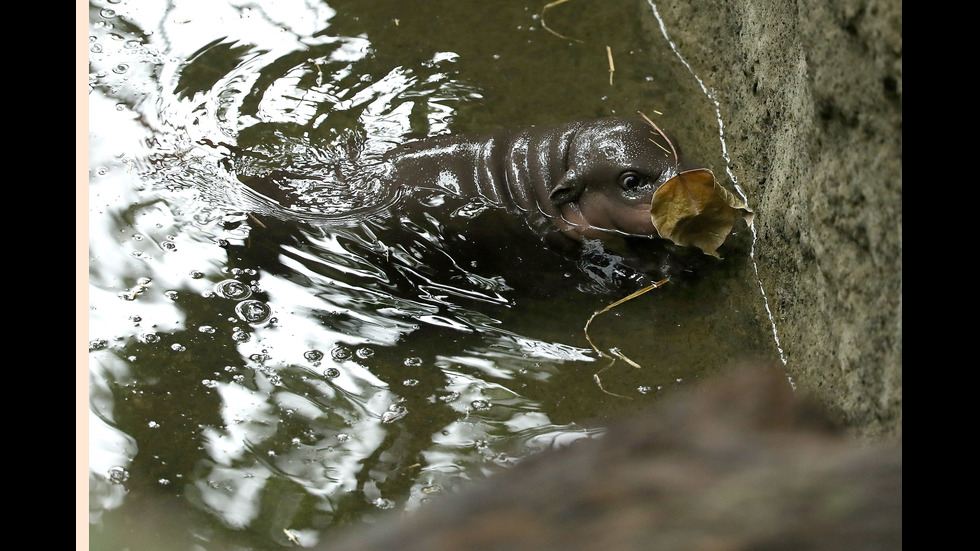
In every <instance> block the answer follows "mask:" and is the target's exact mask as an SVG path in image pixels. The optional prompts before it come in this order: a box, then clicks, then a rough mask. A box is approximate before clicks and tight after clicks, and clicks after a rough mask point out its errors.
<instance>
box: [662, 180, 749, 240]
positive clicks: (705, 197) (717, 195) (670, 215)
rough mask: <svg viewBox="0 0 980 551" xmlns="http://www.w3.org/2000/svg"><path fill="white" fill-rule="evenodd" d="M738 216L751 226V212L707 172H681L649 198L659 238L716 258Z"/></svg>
mask: <svg viewBox="0 0 980 551" xmlns="http://www.w3.org/2000/svg"><path fill="white" fill-rule="evenodd" d="M739 214H742V216H744V217H745V221H746V223H751V222H752V211H751V210H749V208H748V207H747V206H746V205H745V203H744V202H743V201H741V200H740V199H738V198H737V197H735V195H734V194H732V193H731V192H729V191H728V190H727V189H725V188H724V187H722V186H721V185H719V184H718V182H717V181H716V180H715V176H714V174H712V173H711V171H710V170H708V169H704V168H700V169H697V170H688V171H686V172H681V173H680V174H678V175H677V176H674V177H673V178H671V179H670V180H667V181H666V182H665V183H664V184H663V185H662V186H660V188H659V189H658V190H657V191H656V192H655V193H654V194H653V202H652V203H651V205H650V218H651V220H653V226H654V227H655V228H657V232H658V233H659V234H660V236H661V237H663V238H665V239H669V240H671V241H673V242H674V243H676V244H678V245H681V246H684V247H688V246H693V247H698V248H699V249H701V250H702V251H704V253H705V254H709V255H711V256H718V247H720V246H721V245H722V243H724V242H725V239H727V238H728V234H729V233H731V231H732V227H734V226H735V222H736V221H737V220H738V216H739Z"/></svg>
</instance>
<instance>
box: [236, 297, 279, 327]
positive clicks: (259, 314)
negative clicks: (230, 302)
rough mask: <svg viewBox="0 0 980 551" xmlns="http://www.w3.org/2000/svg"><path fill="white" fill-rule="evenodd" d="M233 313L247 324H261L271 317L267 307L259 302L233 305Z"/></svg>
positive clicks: (252, 301) (245, 301) (253, 301)
mask: <svg viewBox="0 0 980 551" xmlns="http://www.w3.org/2000/svg"><path fill="white" fill-rule="evenodd" d="M235 313H237V314H238V317H240V318H242V319H243V320H245V321H247V322H248V323H253V324H255V323H262V322H264V321H266V320H267V319H269V316H271V315H272V309H271V308H269V305H268V304H266V303H264V302H262V301H260V300H243V301H242V302H239V303H238V304H237V305H235Z"/></svg>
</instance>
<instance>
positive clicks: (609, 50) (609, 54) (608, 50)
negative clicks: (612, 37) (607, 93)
mask: <svg viewBox="0 0 980 551" xmlns="http://www.w3.org/2000/svg"><path fill="white" fill-rule="evenodd" d="M606 57H608V58H609V86H612V77H613V73H614V72H615V71H616V67H615V66H614V65H613V58H612V48H610V47H609V45H608V44H607V45H606Z"/></svg>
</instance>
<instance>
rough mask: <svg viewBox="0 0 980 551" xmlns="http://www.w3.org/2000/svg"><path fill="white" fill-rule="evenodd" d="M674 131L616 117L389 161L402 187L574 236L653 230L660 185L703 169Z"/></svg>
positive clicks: (438, 143)
mask: <svg viewBox="0 0 980 551" xmlns="http://www.w3.org/2000/svg"><path fill="white" fill-rule="evenodd" d="M668 136H669V135H668ZM669 139H670V142H673V143H670V142H668V138H667V137H665V135H664V134H662V133H661V132H660V131H658V130H656V129H654V128H653V127H652V126H651V125H650V124H649V123H647V122H645V121H643V120H640V119H632V118H620V117H608V118H600V119H590V120H579V121H575V122H570V123H567V124H562V125H559V126H550V127H545V126H532V127H527V128H522V129H519V130H500V131H496V132H492V133H488V134H482V135H480V134H478V135H465V134H464V135H450V136H441V137H435V138H428V139H424V140H418V141H413V142H408V143H406V144H403V145H401V146H398V147H395V148H394V149H393V150H391V151H390V152H388V154H387V155H386V159H387V160H388V161H389V162H390V168H391V172H390V173H389V177H390V178H391V181H392V182H393V183H394V185H397V186H400V187H401V188H402V189H401V191H402V192H408V193H412V190H420V189H431V190H438V191H441V192H448V193H450V194H453V195H458V196H462V197H478V198H480V199H482V200H484V201H486V202H488V203H490V204H492V205H495V206H499V207H503V208H505V209H507V210H509V211H510V212H512V213H513V214H514V215H515V216H522V217H525V221H526V222H527V223H528V225H530V226H531V227H532V228H535V229H537V230H538V231H539V232H541V233H545V234H548V233H550V234H558V235H560V236H563V237H564V238H565V239H566V240H570V241H572V242H582V241H585V240H587V239H600V240H604V241H605V240H609V239H613V238H621V237H623V236H637V237H648V238H649V237H655V236H656V235H657V232H656V230H655V229H654V227H653V223H652V222H651V220H650V203H651V201H652V197H653V193H654V192H655V191H656V190H657V188H659V187H660V186H661V185H662V184H663V183H664V182H666V181H667V180H668V179H670V178H671V177H673V176H674V175H676V174H677V173H678V171H682V170H688V169H690V168H694V165H692V164H691V163H689V162H688V161H686V160H685V159H684V158H683V157H681V156H680V150H679V147H678V145H677V143H676V141H675V140H674V139H673V138H669Z"/></svg>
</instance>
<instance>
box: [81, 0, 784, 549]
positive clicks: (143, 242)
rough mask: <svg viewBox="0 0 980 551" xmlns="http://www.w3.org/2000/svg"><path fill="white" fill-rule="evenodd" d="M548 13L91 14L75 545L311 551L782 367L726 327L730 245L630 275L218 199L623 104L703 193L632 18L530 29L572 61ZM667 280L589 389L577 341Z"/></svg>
mask: <svg viewBox="0 0 980 551" xmlns="http://www.w3.org/2000/svg"><path fill="white" fill-rule="evenodd" d="M544 4H545V2H526V1H495V2H486V1H460V0H443V1H425V2H406V1H369V2H365V1H355V0H345V1H337V0H334V1H329V2H316V1H313V0H309V1H301V0H285V1H276V2H265V3H261V4H259V3H251V2H240V3H239V2H234V1H225V2H200V1H195V2H191V1H186V0H180V1H172V2H166V1H164V0H156V1H139V2H137V1H128V2H127V1H113V0H107V1H104V2H96V3H92V4H91V12H90V95H89V99H90V121H91V122H90V140H91V150H90V165H91V171H90V174H91V180H90V227H89V231H90V261H91V268H90V296H91V299H90V302H91V329H90V331H91V349H92V350H91V354H90V370H91V416H90V425H91V439H92V440H91V461H90V466H91V475H90V486H91V490H90V499H91V534H92V536H91V542H92V548H93V549H106V550H113V549H147V548H149V549H154V548H160V549H189V548H194V549H266V548H276V547H278V546H283V545H287V546H292V545H294V544H293V543H291V541H290V539H289V538H290V536H292V537H295V538H296V540H297V541H298V542H300V544H302V545H304V546H308V545H312V544H313V543H314V542H324V541H328V540H329V538H330V537H331V533H332V531H333V530H335V529H336V528H337V527H338V526H345V525H351V524H354V525H357V524H360V523H363V522H383V521H384V518H385V517H384V515H383V513H385V512H387V511H389V510H402V509H409V510H410V509H413V508H415V507H418V506H419V504H420V503H422V502H423V501H425V500H427V499H433V498H438V495H439V494H441V493H446V492H450V491H454V490H455V489H456V488H458V487H459V486H460V485H462V484H465V483H466V482H467V481H469V480H473V479H477V478H480V477H483V476H485V475H486V474H487V473H489V472H492V471H494V470H495V469H498V468H501V467H506V466H507V465H510V464H512V463H514V462H515V461H517V460H519V459H520V458H521V457H524V456H527V455H528V454H530V453H533V452H535V451H537V450H541V449H544V448H547V447H550V446H555V445H562V444H564V443H567V442H569V441H572V440H575V439H578V438H589V437H593V436H595V435H596V434H599V433H600V431H601V429H599V428H598V427H600V426H601V424H602V422H603V420H604V419H605V418H607V417H608V416H609V415H612V414H618V413H623V412H629V411H635V410H641V409H642V408H644V407H646V406H648V405H650V404H651V403H653V402H655V401H656V400H658V399H659V398H660V397H662V396H664V395H666V394H668V393H670V392H671V391H672V390H673V389H675V388H677V387H680V386H684V385H687V384H690V383H691V382H692V381H695V380H696V379H698V378H699V377H703V376H705V375H706V374H709V373H713V372H716V371H721V370H726V369H728V368H730V367H732V366H733V365H734V364H736V363H739V362H742V361H752V360H757V359H762V360H763V361H773V360H774V359H776V358H777V354H776V350H775V345H774V343H773V340H772V336H771V331H770V330H769V326H768V322H761V323H760V322H757V321H756V320H755V319H754V318H752V317H751V315H750V314H749V312H751V311H754V310H755V308H754V306H753V305H755V304H757V303H758V302H759V301H761V300H762V298H761V295H760V292H759V286H758V283H757V281H756V278H755V276H754V274H753V271H752V266H751V261H750V259H749V248H750V243H749V235H748V231H747V230H745V229H744V228H743V229H742V230H741V231H740V232H739V234H738V235H736V236H734V237H733V239H732V240H731V243H730V244H729V245H728V246H727V249H725V250H723V252H724V253H725V260H723V261H721V262H717V263H714V262H703V261H694V260H692V259H691V258H690V257H689V256H685V255H680V256H677V255H674V254H671V255H670V256H668V257H661V256H658V257H657V258H656V262H645V263H644V264H646V266H645V269H646V272H645V273H640V272H637V271H636V270H634V269H632V268H631V267H630V261H624V260H622V259H620V258H619V257H617V256H615V255H611V254H609V253H606V252H603V251H593V252H591V253H584V254H572V255H562V254H560V253H558V252H556V251H553V250H550V249H547V248H546V247H544V246H543V244H541V243H538V242H536V241H535V240H533V239H528V238H527V236H526V235H519V234H514V235H510V234H508V233H507V232H506V231H503V232H490V231H487V228H491V227H498V225H497V223H500V222H503V220H502V219H500V218H499V216H500V215H499V214H498V213H493V212H488V213H484V214H481V215H480V216H477V217H476V218H474V219H472V220H458V221H456V224H455V225H454V226H453V227H452V229H451V230H450V228H449V227H448V226H446V225H445V222H446V221H440V220H434V219H430V218H424V217H416V218H411V219H406V220H403V221H401V222H400V223H399V224H390V223H380V222H364V223H361V224H347V225H345V226H343V227H338V226H336V225H331V224H325V223H318V221H317V219H316V217H294V218H290V217H288V216H286V217H279V216H272V215H270V212H269V211H268V209H266V206H263V205H262V204H260V203H258V202H256V201H255V197H254V196H252V195H250V194H249V193H248V191H247V189H245V188H244V186H242V185H241V182H240V181H239V176H247V175H250V174H254V175H261V174H264V173H267V172H268V171H271V170H274V169H289V170H293V169H304V168H305V169H311V170H313V169H316V170H320V171H323V170H328V169H329V170H333V169H334V168H336V169H338V170H341V171H342V170H344V169H345V168H350V165H349V163H348V162H347V161H349V157H345V155H347V154H348V153H349V152H350V151H351V150H352V148H353V149H354V150H356V151H357V152H358V154H361V155H371V154H374V153H377V152H380V151H383V150H384V149H385V148H387V147H390V146H391V145H393V144H396V143H400V142H401V141H404V140H405V139H407V138H409V137H419V136H425V135H434V134H441V133H449V132H451V133H459V132H470V131H478V130H487V129H495V128H501V127H505V128H506V127H517V126H523V125H528V124H555V123H560V122H565V121H569V120H574V119H577V118H583V117H594V116H603V115H611V114H621V115H630V114H633V113H635V112H636V110H638V109H640V110H643V111H644V112H646V113H648V114H652V113H653V112H654V111H660V112H662V113H663V115H659V116H657V119H656V120H657V121H658V123H662V124H663V125H664V126H665V127H668V128H670V129H672V130H673V131H674V133H675V135H676V136H677V137H678V139H679V141H680V142H681V143H682V144H683V145H684V147H685V148H686V150H687V151H688V152H689V154H690V155H691V156H692V157H696V158H699V159H702V160H704V162H705V163H706V164H707V165H708V166H709V167H710V168H712V169H713V170H714V171H715V173H716V174H718V175H723V174H725V173H726V171H725V165H724V159H723V157H722V153H721V151H722V146H721V142H720V140H719V137H718V136H719V131H718V122H717V118H716V116H715V113H714V110H713V107H712V106H711V102H710V101H709V100H708V98H707V97H705V95H704V93H703V92H702V91H701V89H700V88H699V87H698V86H697V83H696V81H695V79H694V77H693V76H692V75H691V74H690V73H689V72H688V71H687V69H686V68H684V66H683V65H682V64H681V63H680V62H679V61H678V60H677V58H676V56H675V55H674V54H673V53H672V52H671V51H670V48H669V47H668V45H667V43H666V41H665V39H664V37H663V35H662V34H661V33H660V30H659V27H658V26H657V22H656V20H655V18H654V17H653V13H652V8H651V6H650V4H649V3H647V2H642V1H620V2H601V3H599V2H587V1H584V0H583V1H578V2H577V1H576V0H572V1H571V2H566V3H565V4H563V5H561V6H557V7H555V8H553V9H551V10H550V11H548V12H547V24H548V26H549V27H550V28H552V29H554V30H556V31H558V32H560V33H562V34H564V35H566V36H569V37H572V38H574V39H575V40H568V39H563V38H559V37H557V36H555V35H554V34H551V33H549V32H547V31H546V30H544V29H543V28H542V25H541V19H540V13H541V9H542V7H543V5H544ZM606 46H609V51H611V52H612V56H613V59H614V63H615V65H614V67H615V71H614V72H613V74H612V84H610V72H609V62H608V54H607V49H606ZM345 152H346V153H345ZM728 184H729V185H731V182H728ZM310 185H311V186H313V187H308V188H305V189H303V188H302V187H298V188H297V191H300V192H306V193H307V195H305V196H304V197H307V198H308V197H328V196H329V190H325V189H322V188H318V187H316V184H310ZM318 194H319V195H318ZM750 202H751V198H750ZM307 206H309V205H307ZM313 206H315V205H313ZM500 227H504V224H500ZM459 236H464V237H466V239H460V238H459ZM662 253H663V251H662V250H661V251H660V253H658V254H662ZM648 260H649V259H648ZM665 273H666V274H667V275H670V276H671V277H672V278H673V279H672V281H671V283H670V284H668V285H667V286H665V287H663V288H662V289H658V290H656V291H654V292H651V293H648V294H646V295H643V296H642V297H640V298H638V299H635V300H633V301H630V302H628V303H626V304H624V305H622V306H620V307H618V308H616V309H614V310H613V311H611V312H608V313H606V314H603V315H601V316H599V317H598V318H596V319H595V320H594V321H593V322H592V328H591V330H590V335H591V337H592V339H593V341H594V342H595V343H596V345H597V346H598V347H600V348H601V349H604V350H607V349H609V348H612V347H617V348H619V349H621V350H622V351H623V352H624V353H625V354H627V355H628V356H629V357H630V358H632V359H633V360H635V361H636V362H638V363H639V364H640V365H641V366H642V368H640V369H635V368H633V367H630V366H629V365H628V364H626V363H625V362H622V361H620V362H617V363H616V364H614V365H613V366H612V367H609V368H608V369H607V366H608V360H606V359H604V358H599V357H598V355H597V354H596V353H595V352H594V351H593V350H592V349H591V348H590V346H589V344H588V342H587V341H586V339H585V335H584V333H583V326H584V325H585V322H586V320H588V319H589V316H591V315H592V313H593V312H595V311H596V310H598V309H600V308H602V307H603V306H605V305H606V304H609V303H610V302H612V301H614V300H616V299H618V298H621V297H622V296H625V295H627V294H629V293H630V292H632V291H634V290H636V289H638V288H640V287H641V286H642V285H644V284H646V283H648V282H650V281H653V280H655V279H657V278H659V277H661V276H662V275H664V274H665ZM604 369H605V370H604ZM602 370H604V371H602ZM599 371H602V375H601V381H602V383H603V385H604V387H605V388H606V389H607V390H608V391H609V393H606V392H603V391H602V390H601V389H600V388H599V387H598V385H597V384H596V382H595V379H594V374H595V373H597V372H599ZM614 394H617V395H621V396H623V397H619V396H616V395H614Z"/></svg>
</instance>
